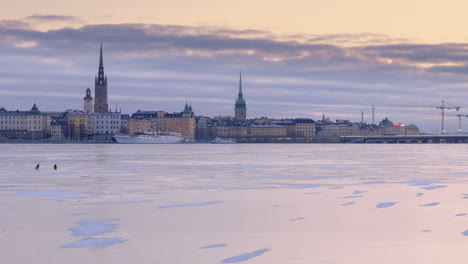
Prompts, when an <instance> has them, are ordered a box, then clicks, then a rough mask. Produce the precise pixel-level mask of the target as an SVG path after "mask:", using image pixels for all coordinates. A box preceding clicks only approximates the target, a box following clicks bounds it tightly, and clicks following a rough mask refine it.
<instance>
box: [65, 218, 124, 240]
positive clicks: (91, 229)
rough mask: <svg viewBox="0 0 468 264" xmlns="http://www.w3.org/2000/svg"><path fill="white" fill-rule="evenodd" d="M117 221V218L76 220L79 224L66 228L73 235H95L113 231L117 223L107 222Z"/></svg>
mask: <svg viewBox="0 0 468 264" xmlns="http://www.w3.org/2000/svg"><path fill="white" fill-rule="evenodd" d="M115 221H119V219H118V218H113V219H100V220H86V221H78V224H79V226H77V227H72V228H70V229H68V230H70V231H72V232H73V235H74V236H96V235H101V234H105V233H109V232H112V231H114V230H115V229H116V228H117V224H113V223H108V222H115Z"/></svg>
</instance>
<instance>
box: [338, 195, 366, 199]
mask: <svg viewBox="0 0 468 264" xmlns="http://www.w3.org/2000/svg"><path fill="white" fill-rule="evenodd" d="M360 197H364V195H351V196H345V197H340V199H352V198H360Z"/></svg>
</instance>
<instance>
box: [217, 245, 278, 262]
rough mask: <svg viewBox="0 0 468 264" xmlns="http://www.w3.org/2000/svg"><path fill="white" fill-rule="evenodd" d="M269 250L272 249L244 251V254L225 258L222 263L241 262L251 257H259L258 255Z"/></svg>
mask: <svg viewBox="0 0 468 264" xmlns="http://www.w3.org/2000/svg"><path fill="white" fill-rule="evenodd" d="M267 251H270V249H268V248H264V249H259V250H256V251H253V252H249V253H244V254H240V255H237V256H234V257H230V258H227V259H225V260H223V261H222V262H221V263H235V262H241V261H245V260H249V259H251V258H254V257H258V256H260V255H262V254H263V253H265V252H267Z"/></svg>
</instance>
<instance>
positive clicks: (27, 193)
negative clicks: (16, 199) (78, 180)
mask: <svg viewBox="0 0 468 264" xmlns="http://www.w3.org/2000/svg"><path fill="white" fill-rule="evenodd" d="M83 194H88V193H84V192H68V191H64V190H28V191H22V192H20V193H18V194H17V196H23V197H40V196H67V195H83Z"/></svg>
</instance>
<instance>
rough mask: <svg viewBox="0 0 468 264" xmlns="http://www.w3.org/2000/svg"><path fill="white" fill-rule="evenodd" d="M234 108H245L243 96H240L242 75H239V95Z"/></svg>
mask: <svg viewBox="0 0 468 264" xmlns="http://www.w3.org/2000/svg"><path fill="white" fill-rule="evenodd" d="M235 107H236V108H246V104H245V100H244V96H243V94H242V73H239V93H238V96H237V100H236V105H235Z"/></svg>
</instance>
